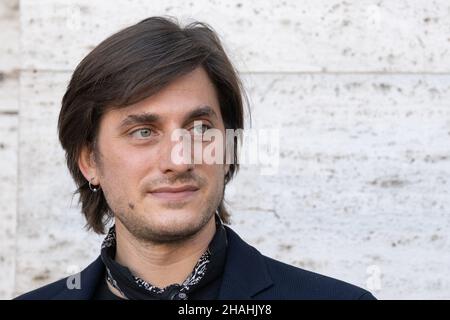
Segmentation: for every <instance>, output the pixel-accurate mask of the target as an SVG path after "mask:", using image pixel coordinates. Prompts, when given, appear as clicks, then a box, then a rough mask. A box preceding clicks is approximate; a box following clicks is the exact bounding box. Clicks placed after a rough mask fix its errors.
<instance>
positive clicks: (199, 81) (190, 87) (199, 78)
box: [105, 67, 221, 121]
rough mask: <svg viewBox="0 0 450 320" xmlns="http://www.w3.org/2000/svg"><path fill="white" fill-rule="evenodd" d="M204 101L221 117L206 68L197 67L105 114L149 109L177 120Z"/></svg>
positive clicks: (117, 115)
mask: <svg viewBox="0 0 450 320" xmlns="http://www.w3.org/2000/svg"><path fill="white" fill-rule="evenodd" d="M205 105H207V106H210V107H211V108H212V109H213V110H214V111H215V113H216V114H217V115H218V117H219V119H221V114H220V107H219V101H218V97H217V93H216V89H215V87H214V84H213V83H212V82H211V80H210V79H209V77H208V74H207V73H206V71H205V70H204V69H203V68H201V67H199V68H197V69H195V70H194V71H192V72H190V73H188V74H186V75H184V76H182V77H180V78H178V79H176V80H175V81H173V82H172V83H170V84H169V85H168V86H167V87H165V88H163V89H162V90H161V91H159V92H158V93H156V94H154V95H152V96H150V97H148V98H146V99H144V100H141V101H139V102H137V103H135V104H133V105H131V106H128V107H126V108H121V109H113V110H111V111H109V112H107V114H105V118H107V120H111V121H114V120H115V121H121V120H122V119H124V118H126V117H127V116H129V115H133V114H141V113H152V114H155V115H158V116H159V117H160V118H161V119H169V120H170V119H172V120H176V119H178V118H180V119H181V118H182V117H183V116H184V115H186V114H188V113H190V112H192V111H193V110H195V109H197V108H199V107H201V106H205Z"/></svg>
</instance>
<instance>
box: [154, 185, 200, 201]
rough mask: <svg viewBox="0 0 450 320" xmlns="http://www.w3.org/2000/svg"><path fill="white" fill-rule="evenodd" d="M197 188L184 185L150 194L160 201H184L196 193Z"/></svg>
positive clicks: (157, 190) (164, 188) (161, 189)
mask: <svg viewBox="0 0 450 320" xmlns="http://www.w3.org/2000/svg"><path fill="white" fill-rule="evenodd" d="M198 189H199V188H198V187H196V186H193V185H185V186H180V187H162V188H156V189H153V190H152V191H150V194H151V195H152V196H154V197H156V198H158V199H162V200H185V199H187V198H189V197H191V196H192V195H194V194H195V193H196V192H197V191H198Z"/></svg>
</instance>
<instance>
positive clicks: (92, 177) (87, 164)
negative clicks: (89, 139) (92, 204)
mask: <svg viewBox="0 0 450 320" xmlns="http://www.w3.org/2000/svg"><path fill="white" fill-rule="evenodd" d="M78 167H79V168H80V171H81V173H83V176H84V177H85V178H86V180H87V181H90V182H92V184H94V185H97V184H99V183H100V182H99V178H98V169H97V165H96V163H95V159H94V152H93V151H92V150H91V148H88V147H87V146H84V147H83V148H82V149H81V152H80V156H79V158H78Z"/></svg>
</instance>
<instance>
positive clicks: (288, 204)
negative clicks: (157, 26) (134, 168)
mask: <svg viewBox="0 0 450 320" xmlns="http://www.w3.org/2000/svg"><path fill="white" fill-rule="evenodd" d="M152 15H171V16H176V17H178V18H179V19H180V20H181V21H182V22H183V23H187V22H189V21H191V20H189V19H194V20H200V21H204V22H207V23H210V24H211V25H212V26H213V27H214V28H215V29H216V30H217V31H218V32H219V34H220V35H221V37H222V39H223V41H224V43H225V48H226V50H227V51H228V53H229V55H230V56H231V58H232V60H233V61H234V63H235V64H236V65H237V67H238V69H239V71H240V72H241V74H242V77H243V80H244V84H245V86H246V88H247V91H248V94H249V97H250V102H251V108H252V124H253V127H254V128H256V129H258V128H259V129H277V130H278V132H279V141H280V144H279V155H280V157H279V163H278V167H277V168H276V170H275V172H272V173H271V174H262V171H261V168H260V167H258V166H254V165H252V166H251V165H247V166H243V167H242V170H241V172H240V173H239V174H238V176H237V178H236V180H235V181H233V182H232V184H230V185H229V187H228V190H227V194H226V198H227V200H228V203H229V206H230V208H231V211H232V213H233V220H232V221H233V224H232V227H234V229H235V230H237V231H238V232H239V233H240V234H241V235H242V237H243V238H244V239H246V240H247V241H248V242H250V243H251V244H253V245H255V246H256V247H257V248H258V249H260V251H262V252H263V253H265V254H267V255H269V256H272V257H274V258H276V259H279V260H282V261H285V262H287V263H291V264H294V265H296V266H299V267H303V268H306V269H309V270H312V271H316V272H319V273H323V274H327V275H330V276H334V277H337V278H340V279H342V280H345V281H348V282H351V283H354V284H356V285H359V286H362V287H365V288H368V289H370V290H371V291H372V292H373V293H374V294H375V295H376V296H377V297H378V298H381V299H390V298H413V299H417V298H424V299H431V298H434V299H439V298H447V299H449V298H450V242H449V234H450V216H449V210H450V195H449V191H450V186H449V183H450V179H449V177H450V3H449V2H448V1H446V0H436V1H420V0H399V1H382V0H381V1H372V0H366V1H351V0H347V1H337V0H309V1H294V0H286V1H254V2H250V1H191V2H189V1H170V0H167V1H143V0H140V1H138V0H130V1H114V5H111V1H104V0H97V1H81V0H76V1H62V0H41V1H32V0H22V1H18V0H1V1H0V30H1V32H0V43H1V45H0V221H1V224H0V298H4V299H8V298H10V297H12V296H15V295H17V294H20V293H23V292H25V291H28V290H31V289H34V288H36V287H38V286H41V285H44V284H46V283H49V282H51V281H53V280H56V279H59V278H61V277H64V276H67V275H69V274H70V273H74V272H77V271H78V270H79V269H81V268H83V267H84V266H86V265H87V264H88V263H89V262H90V261H91V260H92V259H93V258H94V257H95V256H96V255H97V254H98V251H99V244H100V241H101V239H100V238H99V237H98V236H95V235H92V234H89V233H87V232H86V231H85V230H84V229H83V225H84V221H83V219H82V217H81V215H80V213H79V208H78V205H77V201H78V199H77V198H76V197H72V192H73V191H74V184H73V182H72V181H71V178H70V176H69V174H68V172H67V170H66V168H65V164H64V155H63V152H62V150H61V148H60V146H59V144H58V141H57V136H56V119H57V116H58V112H59V107H60V101H61V98H62V95H63V93H64V91H65V88H66V85H67V82H68V79H69V78H70V75H71V73H72V71H73V70H74V68H75V66H76V65H77V63H78V62H79V61H80V60H81V59H82V57H83V56H84V55H85V54H87V53H88V52H89V51H90V50H91V49H92V48H93V47H94V46H95V45H96V44H98V43H99V42H100V41H101V40H103V39H104V38H105V37H107V36H108V35H110V34H112V33H114V32H115V31H117V30H119V29H120V28H122V27H125V26H128V25H130V24H133V23H135V22H137V21H139V20H140V19H143V18H145V17H148V16H152Z"/></svg>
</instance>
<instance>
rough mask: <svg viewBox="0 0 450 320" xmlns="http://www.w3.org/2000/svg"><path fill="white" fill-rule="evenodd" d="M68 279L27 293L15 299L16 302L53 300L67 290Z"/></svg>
mask: <svg viewBox="0 0 450 320" xmlns="http://www.w3.org/2000/svg"><path fill="white" fill-rule="evenodd" d="M67 280H68V277H67V278H64V279H61V280H58V281H55V282H53V283H50V284H48V285H46V286H43V287H41V288H38V289H35V290H33V291H30V292H27V293H25V294H22V295H20V296H18V297H16V298H15V300H52V299H54V298H55V297H56V296H58V295H59V294H60V293H61V292H63V291H65V290H68V289H67Z"/></svg>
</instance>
